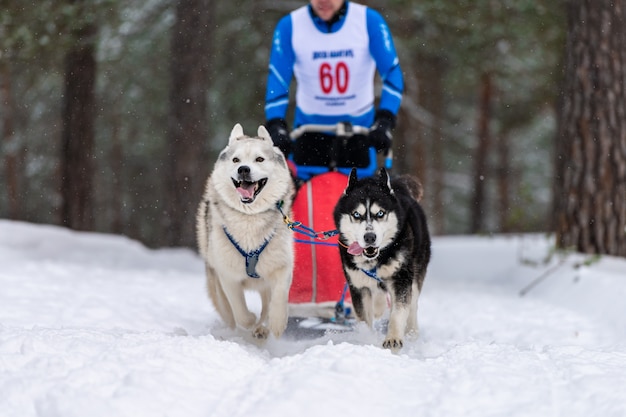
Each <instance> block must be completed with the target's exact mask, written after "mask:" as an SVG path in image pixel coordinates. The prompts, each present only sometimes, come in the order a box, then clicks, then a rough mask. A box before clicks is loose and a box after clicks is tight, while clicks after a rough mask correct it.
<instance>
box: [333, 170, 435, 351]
mask: <svg viewBox="0 0 626 417" xmlns="http://www.w3.org/2000/svg"><path fill="white" fill-rule="evenodd" d="M421 196H422V187H421V185H420V183H419V182H418V181H417V179H415V178H413V177H411V176H408V175H404V176H399V177H397V178H394V179H391V178H390V177H389V175H388V173H387V171H386V170H385V169H384V168H381V169H380V171H379V172H378V173H377V174H376V175H375V176H374V177H371V178H364V179H360V180H358V179H357V177H356V170H355V169H353V170H352V172H351V173H350V179H349V181H348V186H347V187H346V189H345V191H344V193H343V195H342V196H341V197H340V198H339V201H338V202H337V205H336V206H335V210H334V220H335V224H336V226H337V229H338V230H339V233H340V235H339V251H340V254H341V261H342V264H343V270H344V274H345V276H346V280H347V281H348V284H349V286H350V294H351V296H352V303H353V306H354V311H355V313H356V315H357V317H358V319H360V320H362V321H364V322H366V323H367V324H368V325H369V326H370V327H371V326H372V323H373V321H374V319H377V318H379V317H381V316H382V314H383V313H384V312H385V307H386V306H387V294H389V296H390V300H391V305H390V307H391V310H390V313H389V324H388V327H387V336H386V338H385V341H384V342H383V347H385V348H388V349H392V350H398V349H400V348H402V346H403V339H404V336H405V334H413V335H417V331H418V326H417V299H418V297H419V294H420V292H421V290H422V284H423V282H424V276H425V275H426V268H427V266H428V262H429V261H430V235H429V233H428V226H427V224H426V217H425V215H424V212H423V211H422V208H421V207H420V204H419V203H418V201H419V200H420V198H421Z"/></svg>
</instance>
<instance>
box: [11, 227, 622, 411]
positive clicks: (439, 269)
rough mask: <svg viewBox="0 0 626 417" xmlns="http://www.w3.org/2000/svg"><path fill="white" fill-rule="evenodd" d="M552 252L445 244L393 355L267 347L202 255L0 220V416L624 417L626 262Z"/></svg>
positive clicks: (345, 343)
mask: <svg viewBox="0 0 626 417" xmlns="http://www.w3.org/2000/svg"><path fill="white" fill-rule="evenodd" d="M551 246H552V245H551V242H550V240H549V239H547V238H546V237H544V236H538V235H533V236H514V237H513V236H511V237H501V236H498V237H491V238H490V237H437V238H435V239H434V242H433V259H432V263H431V267H430V270H429V273H428V275H427V278H426V283H425V286H424V291H423V293H422V296H421V298H420V308H419V315H420V328H421V334H420V338H419V339H417V340H415V341H409V342H408V343H407V344H406V346H405V348H404V349H403V350H402V351H401V352H400V353H399V354H392V353H391V352H389V351H387V350H383V349H381V348H380V347H379V346H380V344H381V343H382V339H383V336H382V334H379V333H376V332H371V331H369V330H368V329H365V328H362V327H359V328H357V330H356V331H354V332H352V333H344V334H334V335H327V336H325V337H324V338H322V339H317V340H313V341H311V340H309V341H296V340H286V339H281V340H273V339H271V340H269V341H268V342H267V344H266V345H265V346H257V345H255V344H254V343H253V342H252V341H250V340H249V339H248V338H247V337H246V336H245V334H244V333H243V332H236V331H230V330H227V329H224V327H223V326H222V324H221V323H220V321H219V319H218V317H217V314H216V313H215V311H214V310H213V308H212V307H211V305H210V303H209V301H208V298H207V296H206V294H205V290H204V278H203V267H202V264H201V261H200V260H199V258H198V257H197V256H196V255H195V254H194V253H193V252H191V251H188V250H149V249H146V248H145V247H143V246H142V245H140V244H139V243H137V242H134V241H131V240H129V239H126V238H123V237H118V236H110V235H98V234H91V233H76V232H72V231H69V230H66V229H62V228H57V227H52V226H45V225H32V224H26V223H19V222H10V221H5V220H0V416H2V417H28V416H40V417H56V416H63V417H71V416H90V417H98V416H106V417H111V416H132V417H138V416H150V417H155V416H184V417H191V416H224V417H236V416H278V417H280V416H299V417H308V416H331V415H333V416H359V417H365V416H376V415H378V416H391V415H396V416H421V417H428V416H445V417H450V416H480V417H485V416H533V417H535V416H567V417H573V416H581V417H582V416H584V417H589V416H602V417H611V416H615V417H618V416H619V417H622V416H626V259H616V258H610V257H602V258H601V259H599V260H597V259H593V258H589V257H584V256H580V255H568V256H559V255H553V256H552V257H549V256H548V255H549V254H550V251H551ZM546 271H551V272H550V274H549V275H547V276H545V279H543V280H541V277H542V274H544V273H545V272H546ZM537 279H539V280H540V281H539V282H538V284H537V285H536V286H534V287H532V288H530V290H529V291H528V293H526V294H525V295H524V296H520V291H521V290H523V289H524V288H526V287H527V286H529V285H530V284H531V283H532V282H533V281H535V280H537ZM250 301H251V303H253V304H254V303H257V304H258V301H257V300H256V299H255V298H253V297H252V298H251V300H250ZM257 307H258V305H257Z"/></svg>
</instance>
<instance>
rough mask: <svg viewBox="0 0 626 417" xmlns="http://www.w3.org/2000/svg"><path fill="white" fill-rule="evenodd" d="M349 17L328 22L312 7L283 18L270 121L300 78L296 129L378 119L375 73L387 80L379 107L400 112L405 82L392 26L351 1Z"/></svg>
mask: <svg viewBox="0 0 626 417" xmlns="http://www.w3.org/2000/svg"><path fill="white" fill-rule="evenodd" d="M346 7H347V11H346V13H345V15H343V16H341V18H340V19H339V20H338V21H336V22H334V23H332V24H331V25H329V24H327V23H326V22H324V21H323V20H321V19H320V18H318V17H317V16H315V15H314V14H313V12H312V10H311V8H310V5H307V6H303V7H301V8H299V9H296V10H294V11H293V12H292V13H290V14H289V15H287V16H285V17H284V18H282V19H281V20H280V21H279V22H278V25H277V26H276V29H275V31H274V38H273V45H272V52H271V55H270V65H269V75H268V79H267V90H266V96H265V117H266V119H267V120H270V119H273V118H276V117H281V118H284V117H285V114H286V112H287V107H288V105H289V85H290V83H291V80H292V78H293V76H294V75H295V78H296V82H297V90H296V110H295V120H294V123H293V126H294V127H297V126H300V125H303V124H309V123H316V124H334V123H337V122H341V121H350V122H352V123H353V124H355V125H360V126H370V125H371V124H372V123H373V121H374V113H375V109H374V74H375V71H376V70H378V73H379V74H380V76H381V79H382V82H383V89H382V91H381V97H380V103H379V108H380V109H385V110H388V111H390V112H392V113H393V114H397V112H398V109H399V108H400V102H401V100H402V92H403V89H404V83H403V79H402V71H401V69H400V65H399V62H398V56H397V53H396V50H395V47H394V45H393V40H392V37H391V33H390V31H389V27H388V26H387V23H386V22H385V20H384V19H383V17H382V16H381V15H380V14H379V13H378V12H376V11H375V10H373V9H370V8H368V7H366V6H363V5H360V4H357V3H352V2H346Z"/></svg>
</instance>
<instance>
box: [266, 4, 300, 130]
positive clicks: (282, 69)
mask: <svg viewBox="0 0 626 417" xmlns="http://www.w3.org/2000/svg"><path fill="white" fill-rule="evenodd" d="M291 32H292V29H291V16H289V15H287V16H285V17H283V18H282V19H281V20H280V21H279V22H278V24H277V25H276V29H275V30H274V37H273V40H272V51H271V53H270V64H269V73H268V76H267V87H266V91H265V119H266V120H270V119H273V118H276V117H282V118H284V117H285V114H286V113H287V106H288V105H289V84H290V83H291V79H292V77H293V64H294V62H295V55H294V52H293V47H292V45H291Z"/></svg>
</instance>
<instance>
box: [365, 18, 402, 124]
mask: <svg viewBox="0 0 626 417" xmlns="http://www.w3.org/2000/svg"><path fill="white" fill-rule="evenodd" d="M367 31H368V33H369V37H370V53H371V54H372V57H374V61H376V68H377V69H378V73H379V74H380V77H381V79H382V82H383V89H382V92H381V95H380V103H379V106H378V107H379V109H385V110H389V111H390V112H392V113H393V114H397V113H398V109H399V108H400V102H401V101H402V93H403V92H404V80H403V77H402V69H400V62H399V60H398V54H397V53H396V48H395V46H394V44H393V38H392V37H391V31H390V30H389V26H387V23H386V22H385V20H384V19H383V17H382V16H381V15H380V13H378V12H377V11H376V10H373V9H370V8H369V7H368V8H367Z"/></svg>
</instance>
